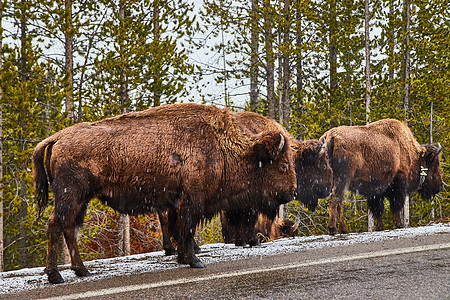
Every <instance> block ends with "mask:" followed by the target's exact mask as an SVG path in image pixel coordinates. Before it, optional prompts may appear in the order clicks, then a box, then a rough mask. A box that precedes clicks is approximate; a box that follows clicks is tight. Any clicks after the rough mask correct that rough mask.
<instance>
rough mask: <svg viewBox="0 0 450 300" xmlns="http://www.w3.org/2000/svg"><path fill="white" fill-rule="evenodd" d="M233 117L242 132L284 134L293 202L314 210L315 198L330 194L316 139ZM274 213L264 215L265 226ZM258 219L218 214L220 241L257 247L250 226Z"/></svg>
mask: <svg viewBox="0 0 450 300" xmlns="http://www.w3.org/2000/svg"><path fill="white" fill-rule="evenodd" d="M235 116H236V119H237V122H238V123H239V125H240V128H242V130H243V132H245V133H249V134H258V133H260V132H263V131H265V130H282V131H283V132H284V135H285V136H287V137H288V139H289V141H290V145H291V148H292V151H293V157H294V165H295V172H296V175H297V191H296V199H297V200H300V201H301V202H302V203H303V204H305V205H306V206H307V207H308V209H309V210H311V211H314V210H315V208H316V207H317V204H318V199H319V198H326V197H328V196H329V194H330V192H331V186H332V177H333V175H332V170H331V167H330V165H329V161H328V155H327V152H326V143H325V142H323V143H322V142H320V141H318V140H308V141H298V140H296V139H295V138H294V137H292V135H291V134H289V133H288V131H287V130H286V129H285V128H284V127H283V126H281V125H280V124H279V123H277V122H276V121H275V120H273V119H271V118H269V117H265V116H262V115H259V114H256V113H253V112H247V111H246V112H241V113H235ZM277 212H278V210H274V211H273V212H272V213H271V214H265V217H267V219H265V220H266V221H265V223H267V222H268V220H274V219H275V217H276V215H277ZM258 218H260V219H261V218H264V217H263V216H261V217H259V211H256V210H248V211H242V210H236V209H234V210H231V211H230V210H229V211H225V212H224V213H223V214H222V215H221V221H222V235H223V238H224V241H225V242H226V243H232V242H234V243H235V244H236V245H241V246H242V245H245V244H249V245H256V244H258V238H257V236H256V234H257V228H255V227H254V226H251V225H250V224H253V223H255V221H256V220H258ZM281 222H282V221H281V220H278V221H277V223H276V224H281ZM267 226H268V227H269V228H270V227H271V226H269V225H267ZM274 234H275V232H274V233H273V235H272V236H273V238H275V235H274ZM233 235H234V236H233ZM279 237H280V236H279ZM279 237H278V238H279Z"/></svg>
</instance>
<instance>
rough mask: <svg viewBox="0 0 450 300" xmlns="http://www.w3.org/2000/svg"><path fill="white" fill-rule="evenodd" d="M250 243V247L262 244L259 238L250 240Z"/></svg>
mask: <svg viewBox="0 0 450 300" xmlns="http://www.w3.org/2000/svg"><path fill="white" fill-rule="evenodd" d="M248 244H249V245H250V247H253V246H259V245H261V242H260V241H259V240H250V241H248Z"/></svg>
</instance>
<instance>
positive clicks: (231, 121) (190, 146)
mask: <svg viewBox="0 0 450 300" xmlns="http://www.w3.org/2000/svg"><path fill="white" fill-rule="evenodd" d="M283 134H284V132H283V131H282V130H271V131H268V130H266V131H262V132H260V133H259V134H251V133H244V132H242V130H241V128H240V125H239V124H238V123H237V121H236V117H235V116H234V114H233V113H231V112H230V111H228V110H227V109H219V108H217V107H215V106H208V105H200V104H194V103H186V104H172V105H164V106H161V107H156V108H151V109H148V110H145V111H142V112H133V113H129V114H125V115H121V116H117V117H113V118H109V119H105V120H102V121H98V122H93V123H80V124H76V125H74V126H71V127H69V128H66V129H64V130H61V131H59V132H57V133H55V134H54V135H52V136H50V137H48V138H47V139H45V140H43V141H42V142H40V143H39V144H38V145H37V146H36V148H35V150H34V153H33V164H34V181H35V188H36V192H37V197H36V200H37V202H38V206H39V210H40V211H42V209H43V208H44V207H45V206H46V205H47V202H48V191H49V183H50V186H51V188H52V191H53V196H54V211H53V214H52V215H51V217H50V219H49V221H48V229H47V239H48V242H47V264H46V274H47V276H48V280H49V281H50V282H51V283H61V282H63V281H64V280H63V278H62V277H61V274H60V273H59V271H58V265H57V263H58V262H57V251H58V244H59V239H60V237H61V234H63V235H64V238H65V240H66V243H67V246H68V248H69V253H70V256H71V264H72V269H73V270H74V271H75V274H76V275H77V276H86V275H89V271H88V270H87V269H86V267H85V266H84V264H83V262H82V260H81V257H80V254H79V251H78V246H77V242H76V232H77V228H78V227H80V226H81V225H82V224H83V219H84V215H85V212H86V208H87V205H88V203H89V201H90V200H91V199H92V198H98V199H99V200H101V201H102V202H103V203H104V204H106V205H108V206H110V207H112V208H113V209H115V210H117V211H119V212H121V213H126V214H132V215H135V214H144V213H148V212H151V211H157V212H166V211H167V212H168V213H169V215H168V216H169V219H173V220H174V223H173V224H171V230H172V231H173V232H172V234H173V235H174V236H175V237H176V238H177V240H178V256H177V261H178V262H179V263H182V264H189V265H190V266H191V267H193V268H203V267H204V265H203V264H202V263H201V261H200V260H199V259H198V258H197V257H196V256H195V241H194V232H195V229H196V226H197V225H198V224H199V223H200V222H201V220H202V219H208V218H211V217H213V216H214V215H215V214H217V213H218V212H220V211H221V210H230V209H239V210H251V209H257V210H258V211H261V212H265V213H271V212H272V211H273V210H276V208H277V207H278V206H279V205H280V204H282V203H287V202H289V201H291V200H292V199H293V196H294V192H295V189H296V177H295V170H294V164H293V159H292V150H291V146H290V142H289V139H287V138H286V137H285V136H284V135H283ZM171 216H176V217H172V218H171Z"/></svg>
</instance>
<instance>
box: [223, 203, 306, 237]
mask: <svg viewBox="0 0 450 300" xmlns="http://www.w3.org/2000/svg"><path fill="white" fill-rule="evenodd" d="M255 214H256V213H255ZM238 216H239V217H242V216H241V215H240V214H238ZM233 217H235V215H234V214H233V213H230V212H228V213H225V212H224V211H222V212H221V214H220V222H221V223H222V237H223V240H224V242H225V243H227V244H230V243H235V245H236V246H244V245H246V244H250V243H252V242H256V243H257V242H267V241H273V240H276V239H279V238H282V237H294V236H297V235H298V233H299V231H298V224H297V223H295V222H294V221H291V220H289V219H284V220H281V219H280V218H279V217H278V216H275V218H273V219H272V218H269V217H267V216H266V215H264V214H261V213H260V214H258V217H257V220H256V224H255V226H254V227H253V228H240V227H239V226H230V225H228V223H229V221H230V219H231V218H233ZM235 223H237V224H241V223H240V222H239V221H235ZM255 237H256V239H257V240H256V241H254V240H255ZM250 245H254V244H250Z"/></svg>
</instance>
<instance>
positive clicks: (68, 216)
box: [62, 200, 91, 277]
mask: <svg viewBox="0 0 450 300" xmlns="http://www.w3.org/2000/svg"><path fill="white" fill-rule="evenodd" d="M88 203H89V201H88V200H87V201H84V202H81V203H80V202H74V204H73V205H72V206H71V212H70V213H65V214H64V217H63V218H62V225H63V230H64V239H65V241H66V244H67V248H68V249H69V254H70V261H71V269H72V270H73V271H74V272H75V275H77V276H78V277H85V276H89V275H91V273H90V272H89V271H88V270H87V269H86V267H85V266H84V264H83V261H82V259H81V256H80V252H79V250H78V244H77V233H78V228H79V227H81V226H82V224H83V220H84V215H85V213H86V209H87V205H88Z"/></svg>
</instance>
